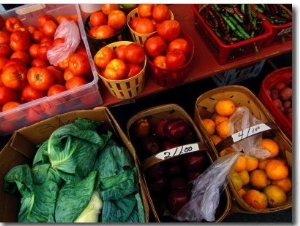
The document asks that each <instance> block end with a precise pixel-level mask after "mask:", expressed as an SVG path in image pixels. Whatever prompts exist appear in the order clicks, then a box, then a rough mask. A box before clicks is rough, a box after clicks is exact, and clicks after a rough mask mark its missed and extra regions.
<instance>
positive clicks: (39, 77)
mask: <svg viewBox="0 0 300 226" xmlns="http://www.w3.org/2000/svg"><path fill="white" fill-rule="evenodd" d="M54 79H55V78H54V76H53V75H52V73H51V72H50V70H49V69H48V68H46V67H32V68H30V69H29V70H28V72H27V80H28V83H29V84H30V85H31V86H32V88H34V89H36V90H40V91H46V90H48V89H49V88H50V86H52V85H53V83H54Z"/></svg>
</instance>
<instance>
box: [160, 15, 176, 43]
mask: <svg viewBox="0 0 300 226" xmlns="http://www.w3.org/2000/svg"><path fill="white" fill-rule="evenodd" d="M180 32H181V27H180V23H179V22H178V21H177V20H165V21H163V22H162V23H161V24H160V25H158V27H157V33H158V35H159V36H161V37H162V38H163V39H164V40H166V41H167V42H171V41H173V40H174V39H175V38H178V37H179V35H180Z"/></svg>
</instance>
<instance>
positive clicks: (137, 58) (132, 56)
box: [125, 43, 146, 64]
mask: <svg viewBox="0 0 300 226" xmlns="http://www.w3.org/2000/svg"><path fill="white" fill-rule="evenodd" d="M125 58H126V61H127V62H129V63H133V64H141V63H143V62H144V61H145V58H146V55H145V51H144V48H143V46H141V45H140V44H138V43H130V44H129V45H127V46H126V49H125Z"/></svg>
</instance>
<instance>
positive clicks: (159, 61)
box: [152, 55, 167, 69]
mask: <svg viewBox="0 0 300 226" xmlns="http://www.w3.org/2000/svg"><path fill="white" fill-rule="evenodd" d="M152 63H153V64H154V65H155V66H156V67H159V68H162V69H167V65H166V56H164V55H159V56H156V57H155V58H154V59H153V62H152Z"/></svg>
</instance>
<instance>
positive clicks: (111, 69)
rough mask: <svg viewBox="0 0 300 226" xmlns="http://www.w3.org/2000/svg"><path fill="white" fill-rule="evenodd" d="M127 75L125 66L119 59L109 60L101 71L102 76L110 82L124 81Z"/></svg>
mask: <svg viewBox="0 0 300 226" xmlns="http://www.w3.org/2000/svg"><path fill="white" fill-rule="evenodd" d="M127 74H128V66H127V64H126V63H125V62H124V61H123V60H120V59H117V58H115V59H113V60H111V61H110V62H109V63H108V64H107V65H106V67H105V69H104V71H103V76H104V77H105V78H107V79H111V80H119V79H125V78H126V76H127Z"/></svg>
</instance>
